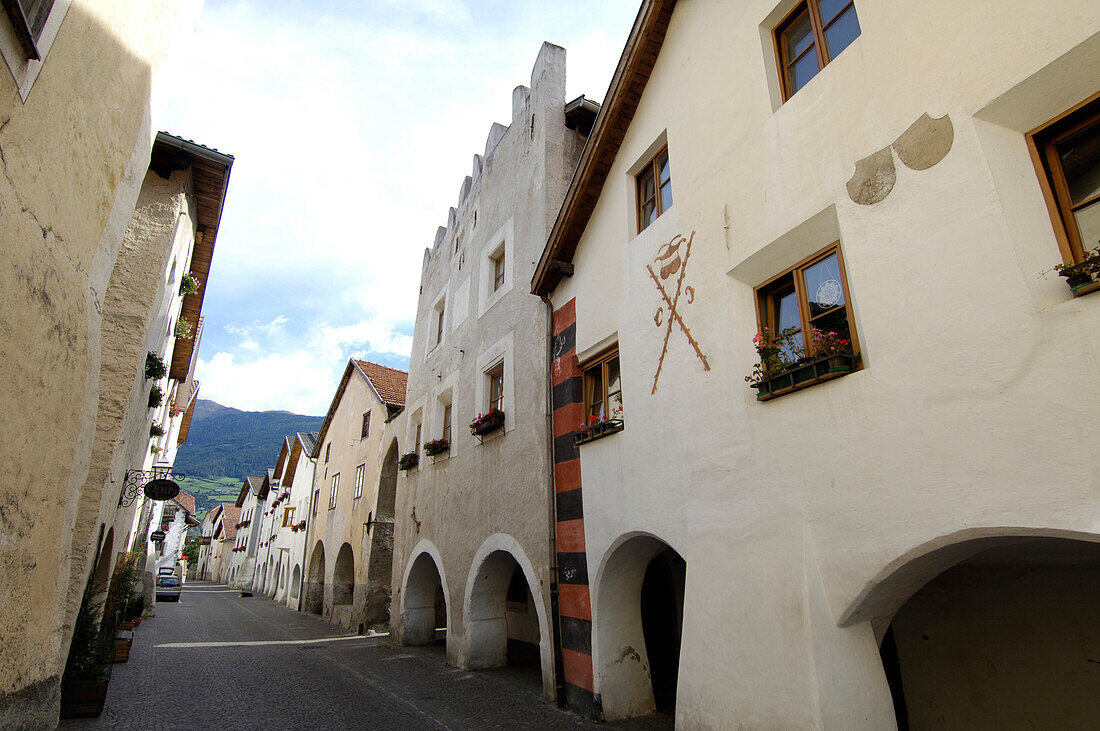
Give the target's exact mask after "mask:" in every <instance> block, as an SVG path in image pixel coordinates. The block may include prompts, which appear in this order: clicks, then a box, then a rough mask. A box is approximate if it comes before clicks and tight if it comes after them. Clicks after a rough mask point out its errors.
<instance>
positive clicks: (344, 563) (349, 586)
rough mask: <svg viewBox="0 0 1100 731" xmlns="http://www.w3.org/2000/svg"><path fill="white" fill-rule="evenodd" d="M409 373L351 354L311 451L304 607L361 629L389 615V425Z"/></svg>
mask: <svg viewBox="0 0 1100 731" xmlns="http://www.w3.org/2000/svg"><path fill="white" fill-rule="evenodd" d="M406 378H407V374H406V373H405V372H404V371H400V370H397V369H395V368H389V367H387V366H383V365H379V364H378V363H370V362H368V361H364V360H356V359H354V358H352V359H350V360H348V364H347V367H346V368H344V374H343V377H342V378H341V379H340V383H339V385H338V386H337V388H336V394H335V395H334V396H333V398H332V404H331V405H330V406H329V409H328V413H327V414H326V415H325V420H324V422H323V423H322V425H321V430H320V432H319V433H318V436H317V439H316V446H315V448H314V452H313V461H314V462H315V467H314V478H313V495H312V496H311V497H310V502H309V505H310V507H309V515H308V516H303V518H304V519H305V521H306V543H307V546H308V551H309V559H308V563H307V564H306V575H305V576H306V579H305V580H306V587H305V591H304V596H303V598H302V602H301V605H300V608H301V609H302V610H303V611H306V612H311V613H313V614H319V615H321V616H322V617H324V618H325V619H328V620H329V621H331V622H333V623H335V624H339V625H340V626H342V627H346V628H348V629H353V630H358V631H360V632H363V631H365V630H366V629H367V628H370V627H379V626H382V627H384V626H386V625H387V624H388V623H389V619H390V614H389V611H390V575H391V573H392V561H393V520H394V518H393V515H394V513H393V510H394V507H393V506H394V500H395V491H396V489H397V460H398V455H399V450H398V446H397V444H398V443H397V438H396V436H394V434H393V432H394V431H395V430H394V429H387V428H386V427H387V424H389V423H390V422H392V421H393V420H394V419H396V418H397V417H398V416H399V415H400V414H401V412H402V410H403V409H404V406H405V386H406ZM299 499H300V498H299ZM302 505H303V503H301V502H299V503H298V507H301V506H302ZM295 516H297V508H296V512H295ZM292 578H293V574H292Z"/></svg>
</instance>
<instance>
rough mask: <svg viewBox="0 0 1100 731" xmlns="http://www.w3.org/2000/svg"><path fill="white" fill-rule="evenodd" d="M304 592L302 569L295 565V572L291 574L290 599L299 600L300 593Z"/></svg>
mask: <svg viewBox="0 0 1100 731" xmlns="http://www.w3.org/2000/svg"><path fill="white" fill-rule="evenodd" d="M301 590H302V567H301V566H300V565H298V564H294V570H293V571H291V572H290V598H291V599H297V598H298V592H300V591H301Z"/></svg>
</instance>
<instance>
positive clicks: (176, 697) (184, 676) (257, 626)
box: [60, 582, 657, 729]
mask: <svg viewBox="0 0 1100 731" xmlns="http://www.w3.org/2000/svg"><path fill="white" fill-rule="evenodd" d="M387 639H388V638H387V637H357V636H355V635H347V634H345V633H344V632H343V631H342V630H341V629H339V628H337V627H335V626H333V625H330V624H328V623H327V622H322V621H321V620H319V619H318V618H316V617H314V616H312V615H308V614H303V613H299V612H294V611H291V610H290V609H287V608H286V607H283V606H280V605H277V604H275V603H274V602H272V601H270V600H268V599H266V598H264V597H261V596H256V597H252V598H242V597H240V596H239V594H238V592H236V591H233V590H231V589H229V588H228V587H226V586H222V585H217V584H209V583H204V582H190V583H188V584H187V586H186V587H185V589H184V592H183V598H182V600H181V601H180V602H179V603H178V604H175V603H160V604H158V605H157V609H156V616H155V617H152V618H150V619H147V620H146V621H145V622H143V623H142V624H141V626H140V627H138V628H137V630H136V631H135V633H134V644H133V648H132V651H131V654H130V659H129V661H128V662H126V663H119V664H116V665H113V666H112V673H111V682H110V685H109V687H108V693H107V703H106V706H105V709H104V711H103V715H102V716H100V718H98V719H94V720H84V721H65V722H63V723H62V724H61V726H60V728H62V729H81V728H87V729H98V728H119V729H180V728H204V727H205V728H219V729H238V728H240V729H246V728H247V729H253V728H256V729H258V728H268V729H271V728H294V729H303V728H328V729H365V728H377V729H421V728H450V729H484V728H546V729H558V728H584V727H592V724H589V723H587V722H585V721H583V720H582V719H581V718H579V717H578V716H576V715H574V714H572V713H569V712H567V711H564V710H561V709H558V708H557V707H556V706H555V705H554V704H553V703H552V702H551V701H548V700H546V699H545V698H543V697H542V695H541V694H540V693H539V689H538V687H537V686H536V683H535V680H534V678H530V677H525V676H522V675H518V674H516V673H514V672H512V671H509V670H498V671H488V672H484V671H483V672H476V673H472V672H467V671H464V670H459V669H457V668H454V667H452V666H450V665H448V664H447V663H446V661H445V658H444V653H443V650H442V647H439V648H438V649H437V648H406V647H394V646H391V645H389V644H388V643H387ZM656 720H657V719H648V722H647V721H643V722H642V724H640V725H639V724H637V723H633V724H630V727H631V728H641V727H646V728H649V727H652V723H653V722H654V721H656Z"/></svg>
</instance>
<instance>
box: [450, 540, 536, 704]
mask: <svg viewBox="0 0 1100 731" xmlns="http://www.w3.org/2000/svg"><path fill="white" fill-rule="evenodd" d="M533 586H539V582H538V579H537V577H536V576H535V573H534V568H533V567H532V565H531V562H530V561H529V560H528V558H527V556H526V554H525V553H524V551H523V549H522V548H521V547H520V545H519V543H518V542H517V541H516V540H515V539H514V538H512V537H511V536H509V535H505V534H496V535H493V536H490V537H489V538H488V539H487V540H486V541H485V543H483V544H482V546H481V548H480V549H479V550H478V552H477V554H476V555H475V556H474V561H473V563H472V566H471V570H470V576H469V578H468V579H467V582H466V597H465V602H464V605H463V606H464V620H465V622H464V624H465V627H466V640H467V661H466V662H467V665H468V667H470V668H472V669H484V668H498V667H504V666H506V665H507V666H509V667H514V668H517V669H520V670H521V671H523V672H524V673H527V674H530V675H531V677H532V679H533V680H535V682H541V684H542V685H543V686H544V690H545V691H546V692H547V693H550V694H552V693H553V683H552V671H553V664H552V663H553V659H552V654H551V653H552V649H551V647H550V643H549V637H550V632H549V627H548V625H547V614H546V611H545V608H544V606H543V603H542V597H541V595H535V594H534V593H533V591H532V588H531V587H533Z"/></svg>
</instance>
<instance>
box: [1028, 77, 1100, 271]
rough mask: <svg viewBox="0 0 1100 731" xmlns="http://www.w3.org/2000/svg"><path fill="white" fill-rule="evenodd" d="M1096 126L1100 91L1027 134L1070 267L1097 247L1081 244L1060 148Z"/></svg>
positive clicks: (1056, 233)
mask: <svg viewBox="0 0 1100 731" xmlns="http://www.w3.org/2000/svg"><path fill="white" fill-rule="evenodd" d="M1094 125H1095V126H1098V127H1100V92H1098V93H1096V94H1093V95H1092V96H1090V97H1089V98H1088V99H1085V100H1084V101H1082V102H1081V103H1080V104H1076V105H1074V106H1073V107H1070V108H1069V109H1067V110H1066V111H1064V112H1062V113H1061V114H1059V115H1058V116H1057V117H1055V118H1054V119H1051V120H1049V121H1047V122H1045V123H1043V124H1042V125H1040V126H1039V127H1036V128H1035V129H1033V130H1031V131H1030V132H1028V133H1027V134H1026V135H1024V138H1025V140H1026V141H1027V147H1028V153H1029V154H1030V155H1031V162H1032V164H1033V165H1034V166H1035V172H1036V175H1037V176H1038V178H1039V187H1040V189H1041V190H1042V193H1043V199H1044V200H1045V202H1046V205H1047V213H1048V214H1049V215H1050V221H1051V225H1052V226H1053V227H1054V238H1055V239H1056V240H1057V242H1058V251H1059V252H1060V253H1061V255H1062V261H1063V263H1065V264H1069V265H1072V264H1080V263H1081V262H1082V261H1084V259H1085V251H1088V250H1089V249H1090V248H1095V247H1086V246H1085V242H1083V241H1081V235H1080V232H1079V231H1078V230H1077V225H1076V221H1075V220H1074V215H1073V208H1074V206H1073V205H1072V203H1071V201H1070V197H1069V189H1068V188H1067V186H1066V181H1065V174H1064V173H1063V172H1062V164H1061V159H1060V158H1059V156H1058V152H1057V145H1058V144H1059V143H1060V142H1064V141H1065V140H1066V139H1067V138H1069V137H1072V136H1073V135H1075V134H1077V133H1078V132H1081V131H1082V130H1084V129H1086V128H1088V127H1091V126H1094ZM1098 134H1100V132H1098ZM1095 202H1096V198H1095V197H1094V198H1090V199H1089V200H1088V201H1085V202H1084V203H1082V204H1081V206H1084V205H1089V204H1092V203H1095ZM1078 207H1080V206H1078Z"/></svg>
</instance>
